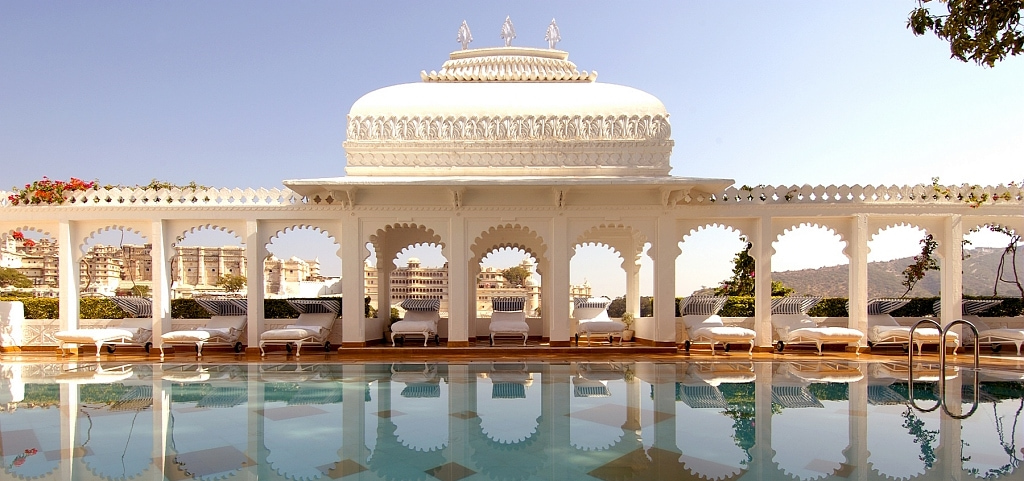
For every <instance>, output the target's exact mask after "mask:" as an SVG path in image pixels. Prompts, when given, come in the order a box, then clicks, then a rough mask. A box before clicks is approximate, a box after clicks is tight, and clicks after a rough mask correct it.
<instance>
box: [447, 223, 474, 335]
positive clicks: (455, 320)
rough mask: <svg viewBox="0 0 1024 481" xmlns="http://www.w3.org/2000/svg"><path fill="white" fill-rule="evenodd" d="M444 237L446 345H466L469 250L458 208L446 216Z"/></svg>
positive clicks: (464, 226)
mask: <svg viewBox="0 0 1024 481" xmlns="http://www.w3.org/2000/svg"><path fill="white" fill-rule="evenodd" d="M448 240H449V242H448V252H449V254H450V256H449V257H448V347H469V307H470V305H471V303H472V301H473V300H472V299H470V298H469V294H470V284H469V283H470V272H469V257H470V252H469V241H468V239H466V219H465V218H463V217H462V215H461V213H460V212H456V213H455V215H454V216H453V217H451V218H450V219H449V236H448ZM473 281H474V285H475V279H473ZM473 311H474V312H475V311H476V309H473ZM474 317H475V315H474Z"/></svg>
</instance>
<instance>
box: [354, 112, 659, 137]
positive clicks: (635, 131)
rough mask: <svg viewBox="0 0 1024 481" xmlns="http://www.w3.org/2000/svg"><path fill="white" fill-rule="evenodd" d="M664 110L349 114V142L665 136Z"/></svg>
mask: <svg viewBox="0 0 1024 481" xmlns="http://www.w3.org/2000/svg"><path fill="white" fill-rule="evenodd" d="M671 134H672V129H671V126H670V125H669V123H668V118H667V117H665V116H662V115H644V116H626V115H599V116H579V115H574V116H568V115H565V116H543V115H542V116H533V115H528V116H518V117H499V116H494V117H475V116H474V117H463V116H459V117H455V116H448V117H411V118H410V117H398V118H396V117H384V116H378V117H360V116H355V117H349V119H348V132H347V136H348V137H347V138H348V141H347V142H346V144H349V143H352V142H360V141H431V142H432V141H442V142H446V141H526V142H544V141H559V142H565V141H567V140H580V141H592V140H597V141H602V140H603V141H615V140H618V141H665V140H668V139H669V138H670V137H671Z"/></svg>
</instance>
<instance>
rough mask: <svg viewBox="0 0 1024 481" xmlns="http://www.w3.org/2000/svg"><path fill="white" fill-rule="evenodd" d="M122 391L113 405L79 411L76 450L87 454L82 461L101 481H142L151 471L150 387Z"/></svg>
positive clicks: (151, 390)
mask: <svg viewBox="0 0 1024 481" xmlns="http://www.w3.org/2000/svg"><path fill="white" fill-rule="evenodd" d="M123 387H125V388H126V389H125V392H124V394H122V395H121V397H120V399H119V400H118V401H116V402H114V403H113V404H111V405H102V406H87V405H83V406H81V408H80V411H79V416H78V430H77V433H78V437H79V439H78V440H77V441H76V443H75V446H76V448H77V449H80V450H82V452H85V453H88V454H86V455H85V456H83V457H82V458H81V461H82V462H83V463H84V464H85V466H86V467H87V468H88V469H89V471H90V472H92V473H93V474H95V475H97V476H98V477H100V478H102V479H112V480H113V479H141V477H142V476H143V475H144V474H145V473H146V471H147V470H149V469H151V468H152V467H153V465H152V456H151V455H152V450H153V423H152V422H149V421H150V419H151V411H150V410H149V408H150V407H151V406H152V403H153V387H152V386H146V385H139V386H123Z"/></svg>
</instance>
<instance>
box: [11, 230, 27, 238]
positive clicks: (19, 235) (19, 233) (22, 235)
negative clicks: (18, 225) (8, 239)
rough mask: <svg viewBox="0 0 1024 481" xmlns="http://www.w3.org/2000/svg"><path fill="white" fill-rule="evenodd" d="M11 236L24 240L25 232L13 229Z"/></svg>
mask: <svg viewBox="0 0 1024 481" xmlns="http://www.w3.org/2000/svg"><path fill="white" fill-rule="evenodd" d="M12 236H13V237H14V240H25V234H22V233H21V231H14V234H12Z"/></svg>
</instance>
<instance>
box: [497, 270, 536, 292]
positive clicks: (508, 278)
mask: <svg viewBox="0 0 1024 481" xmlns="http://www.w3.org/2000/svg"><path fill="white" fill-rule="evenodd" d="M501 277H503V278H505V282H508V284H509V285H510V286H513V287H523V286H525V285H526V280H527V279H529V278H530V270H529V269H527V268H525V267H523V266H512V267H509V268H508V269H504V270H502V271H501Z"/></svg>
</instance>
